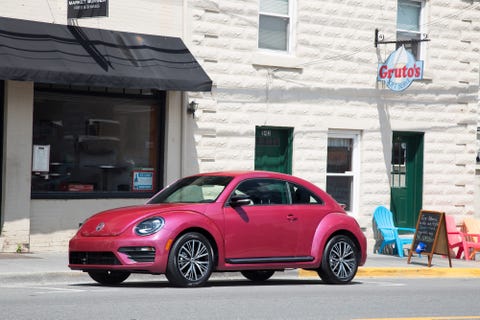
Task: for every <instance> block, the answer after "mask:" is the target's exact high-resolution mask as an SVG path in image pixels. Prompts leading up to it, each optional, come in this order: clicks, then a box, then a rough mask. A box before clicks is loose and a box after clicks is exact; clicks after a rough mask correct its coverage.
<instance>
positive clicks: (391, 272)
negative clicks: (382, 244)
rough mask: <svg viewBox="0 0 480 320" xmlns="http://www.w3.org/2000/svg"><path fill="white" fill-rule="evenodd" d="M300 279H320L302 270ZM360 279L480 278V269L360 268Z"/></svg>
mask: <svg viewBox="0 0 480 320" xmlns="http://www.w3.org/2000/svg"><path fill="white" fill-rule="evenodd" d="M298 275H299V276H300V277H305V278H310V277H318V274H317V272H315V271H308V270H303V269H300V270H299V272H298ZM355 277H358V278H374V277H385V278H387V277H390V278H478V277H480V268H428V269H426V268H389V267H366V268H362V267H360V268H358V271H357V275H356V276H355Z"/></svg>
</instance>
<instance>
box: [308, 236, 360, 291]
mask: <svg viewBox="0 0 480 320" xmlns="http://www.w3.org/2000/svg"><path fill="white" fill-rule="evenodd" d="M357 269H358V248H357V246H356V245H355V243H354V242H353V241H352V240H351V239H350V238H349V237H347V236H344V235H336V236H334V237H333V238H331V239H330V240H329V241H328V243H327V245H326V246H325V250H324V252H323V256H322V262H321V264H320V268H318V270H317V272H318V275H319V276H320V278H322V280H323V281H324V282H326V283H329V284H346V283H349V282H350V281H352V279H353V278H354V277H355V275H356V274H357Z"/></svg>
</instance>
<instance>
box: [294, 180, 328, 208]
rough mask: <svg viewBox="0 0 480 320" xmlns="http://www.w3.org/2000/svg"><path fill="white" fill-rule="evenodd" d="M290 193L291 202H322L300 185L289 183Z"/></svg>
mask: <svg viewBox="0 0 480 320" xmlns="http://www.w3.org/2000/svg"><path fill="white" fill-rule="evenodd" d="M290 193H291V195H292V204H323V201H322V199H320V198H318V197H317V196H315V195H314V194H313V193H311V192H310V191H309V190H307V189H305V188H304V187H302V186H298V185H296V184H291V185H290Z"/></svg>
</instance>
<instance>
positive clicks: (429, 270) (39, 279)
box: [0, 252, 480, 285]
mask: <svg viewBox="0 0 480 320" xmlns="http://www.w3.org/2000/svg"><path fill="white" fill-rule="evenodd" d="M427 264H428V258H427V256H422V257H421V258H420V257H418V256H417V255H415V256H412V259H411V263H410V264H408V263H407V258H406V257H404V258H400V257H398V256H391V255H381V254H369V256H368V258H367V263H366V265H365V266H362V267H360V268H359V270H358V273H357V277H358V278H361V277H457V278H470V277H480V261H465V260H457V259H452V268H450V267H449V264H448V259H447V258H444V257H442V256H440V255H434V256H433V258H432V264H431V266H430V267H428V266H427ZM67 265H68V254H67V253H66V252H65V253H21V254H17V253H0V285H2V284H8V283H9V284H12V283H55V282H57V283H58V282H75V281H86V282H90V281H92V280H91V279H90V278H89V276H88V275H87V274H86V273H83V272H80V271H72V270H70V269H69V268H68V266H67ZM280 275H281V276H282V277H287V278H292V277H294V278H298V277H300V278H318V275H317V274H316V272H312V271H306V270H292V271H287V272H285V273H283V274H280V273H279V276H280ZM132 277H139V278H140V279H151V280H159V279H162V278H158V276H150V275H134V276H132ZM146 277H147V278H146ZM238 277H239V274H238V273H227V274H223V275H222V274H215V273H214V274H213V275H212V279H215V278H238Z"/></svg>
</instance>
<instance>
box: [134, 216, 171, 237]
mask: <svg viewBox="0 0 480 320" xmlns="http://www.w3.org/2000/svg"><path fill="white" fill-rule="evenodd" d="M164 224H165V220H164V219H163V218H162V217H153V218H148V219H146V220H143V221H142V222H140V223H139V224H137V225H136V226H135V233H136V234H137V235H139V236H149V235H151V234H154V233H155V232H158V231H159V230H160V229H162V227H163V226H164Z"/></svg>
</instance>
